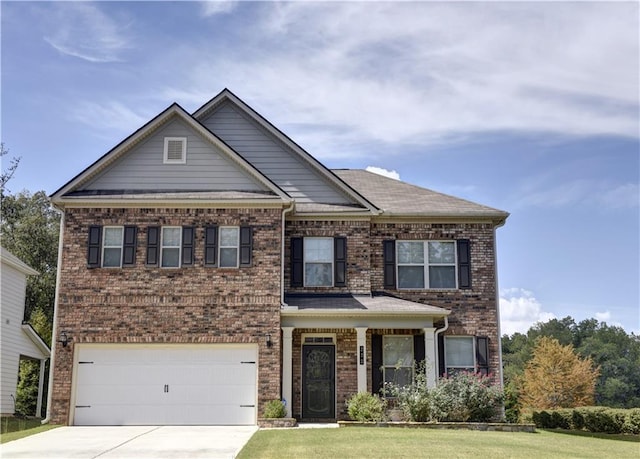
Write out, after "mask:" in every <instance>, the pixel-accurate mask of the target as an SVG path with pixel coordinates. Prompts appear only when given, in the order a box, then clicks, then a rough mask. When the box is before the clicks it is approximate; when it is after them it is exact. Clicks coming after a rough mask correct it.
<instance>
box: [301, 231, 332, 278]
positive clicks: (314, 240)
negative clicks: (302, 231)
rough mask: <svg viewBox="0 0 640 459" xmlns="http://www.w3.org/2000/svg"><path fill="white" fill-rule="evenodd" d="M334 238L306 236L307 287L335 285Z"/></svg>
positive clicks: (305, 265)
mask: <svg viewBox="0 0 640 459" xmlns="http://www.w3.org/2000/svg"><path fill="white" fill-rule="evenodd" d="M333 251H334V248H333V238H331V237H306V238H304V285H305V287H331V286H333Z"/></svg>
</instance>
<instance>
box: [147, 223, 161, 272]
mask: <svg viewBox="0 0 640 459" xmlns="http://www.w3.org/2000/svg"><path fill="white" fill-rule="evenodd" d="M159 250H160V227H159V226H149V227H148V228H147V260H146V264H147V266H158V261H159V258H160V257H159V255H160V252H159Z"/></svg>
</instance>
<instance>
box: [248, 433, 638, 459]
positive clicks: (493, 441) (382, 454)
mask: <svg viewBox="0 0 640 459" xmlns="http://www.w3.org/2000/svg"><path fill="white" fill-rule="evenodd" d="M369 457H375V458H416V457H429V458H439V457H442V458H447V459H451V458H466V457H469V458H483V457H490V458H492V459H493V458H527V457H533V458H539V459H542V458H544V459H547V458H562V459H564V458H572V457H573V458H596V459H602V458H608V457H610V458H637V457H640V437H638V436H633V437H631V436H625V437H623V436H619V435H618V436H615V435H612V436H606V435H597V436H585V435H570V434H567V433H560V432H556V431H544V430H538V431H537V433H510V432H477V431H468V430H433V429H400V428H375V427H348V428H339V429H282V430H279V429H273V430H260V431H258V432H256V434H255V435H254V436H253V437H252V438H251V440H250V441H249V443H247V445H246V446H245V447H244V448H243V449H242V451H241V452H240V454H239V456H238V459H252V458H274V459H275V458H278V459H280V458H305V459H308V458H323V459H327V458H340V459H347V458H357V459H361V458H369Z"/></svg>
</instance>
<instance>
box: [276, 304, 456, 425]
mask: <svg viewBox="0 0 640 459" xmlns="http://www.w3.org/2000/svg"><path fill="white" fill-rule="evenodd" d="M287 300H288V301H287V302H288V304H289V306H288V307H285V308H283V309H282V310H281V327H282V398H283V400H285V401H286V406H287V416H289V417H295V418H297V419H299V420H302V421H312V422H333V421H336V420H346V419H348V415H347V409H346V404H345V402H346V401H347V399H348V398H349V397H350V396H351V395H353V394H355V393H357V392H362V391H368V392H374V393H377V392H378V391H379V390H380V388H381V387H382V384H383V382H384V381H385V380H387V381H390V380H399V381H403V380H404V379H403V378H407V377H410V376H408V374H409V372H412V371H413V363H414V361H421V360H424V361H425V368H426V372H427V378H428V382H429V385H431V386H435V384H436V381H437V375H438V368H439V366H438V349H437V347H438V346H437V335H438V333H440V332H441V331H444V329H446V325H445V324H446V323H447V322H446V320H447V319H446V318H447V315H448V314H449V311H447V310H445V309H442V308H437V307H433V306H429V305H424V304H420V303H414V302H410V301H405V300H400V299H398V298H394V297H388V296H379V297H373V296H320V295H316V296H300V297H291V298H287ZM411 374H412V373H411Z"/></svg>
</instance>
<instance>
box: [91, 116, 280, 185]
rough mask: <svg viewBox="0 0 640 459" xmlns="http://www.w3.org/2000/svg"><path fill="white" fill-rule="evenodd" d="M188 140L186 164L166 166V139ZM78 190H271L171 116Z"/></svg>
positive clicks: (183, 123)
mask: <svg viewBox="0 0 640 459" xmlns="http://www.w3.org/2000/svg"><path fill="white" fill-rule="evenodd" d="M165 137H185V138H186V139H187V154H186V163H185V164H164V162H163V159H164V157H163V154H164V138H165ZM79 190H185V191H186V190H207V191H229V190H236V191H268V189H267V187H266V186H264V185H263V184H261V183H259V182H258V181H257V180H255V178H253V177H252V176H251V175H250V174H249V173H248V172H247V171H245V170H243V169H242V168H241V167H240V166H239V165H238V164H237V163H235V162H234V161H232V160H231V159H230V158H229V157H228V156H227V155H226V154H225V153H223V152H222V151H221V150H220V149H219V148H218V147H217V146H216V145H214V144H213V143H212V142H210V141H209V140H208V139H206V138H203V136H202V135H201V134H200V133H198V132H196V131H195V130H194V129H193V128H192V127H191V126H189V125H188V124H187V123H186V122H185V121H184V120H182V119H180V118H179V117H177V116H174V117H172V118H171V119H169V120H168V121H167V122H165V123H164V124H163V125H162V126H160V127H159V128H158V129H157V130H155V131H154V132H153V133H152V134H151V135H149V137H147V138H146V139H145V140H143V141H142V142H140V143H139V144H137V145H135V146H134V147H133V148H132V149H131V150H130V151H128V152H126V154H124V155H123V156H122V157H120V158H119V159H118V160H116V161H115V162H114V163H113V164H111V165H109V166H108V167H107V168H106V169H105V170H103V171H101V173H100V174H99V175H98V176H97V177H95V178H93V179H92V180H91V181H89V182H88V183H86V184H84V185H83V186H81V188H79Z"/></svg>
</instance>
